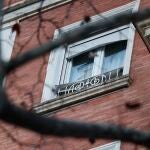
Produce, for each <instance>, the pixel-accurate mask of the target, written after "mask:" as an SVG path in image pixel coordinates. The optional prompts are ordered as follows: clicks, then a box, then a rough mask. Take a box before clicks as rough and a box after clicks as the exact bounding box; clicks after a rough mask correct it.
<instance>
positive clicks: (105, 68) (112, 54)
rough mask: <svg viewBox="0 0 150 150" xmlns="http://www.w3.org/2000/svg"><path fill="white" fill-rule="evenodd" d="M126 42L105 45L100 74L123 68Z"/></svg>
mask: <svg viewBox="0 0 150 150" xmlns="http://www.w3.org/2000/svg"><path fill="white" fill-rule="evenodd" d="M126 45H127V41H120V42H115V43H113V44H109V45H106V47H105V52H104V53H105V54H104V59H103V65H102V73H105V72H109V71H112V70H115V69H117V68H121V67H123V63H124V56H125V49H126Z"/></svg>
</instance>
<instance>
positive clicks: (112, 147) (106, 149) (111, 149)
mask: <svg viewBox="0 0 150 150" xmlns="http://www.w3.org/2000/svg"><path fill="white" fill-rule="evenodd" d="M120 146H121V142H120V141H116V142H112V143H108V144H105V145H102V146H99V147H95V148H92V149H89V150H120Z"/></svg>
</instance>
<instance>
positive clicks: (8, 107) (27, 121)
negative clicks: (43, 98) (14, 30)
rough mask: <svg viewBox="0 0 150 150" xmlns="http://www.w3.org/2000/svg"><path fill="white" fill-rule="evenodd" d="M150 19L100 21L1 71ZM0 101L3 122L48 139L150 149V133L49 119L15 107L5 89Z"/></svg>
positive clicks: (121, 17) (139, 15) (148, 11)
mask: <svg viewBox="0 0 150 150" xmlns="http://www.w3.org/2000/svg"><path fill="white" fill-rule="evenodd" d="M149 16H150V9H145V10H143V11H141V12H138V13H134V14H132V15H131V14H128V13H124V14H119V15H117V16H115V17H113V18H109V22H107V21H103V20H99V21H96V22H90V23H87V24H85V25H82V26H81V27H79V28H76V29H74V30H72V31H69V32H65V33H62V34H60V36H59V37H58V38H57V39H54V40H52V41H49V42H48V43H47V44H45V45H42V46H40V47H38V48H35V49H31V50H30V51H29V52H26V53H24V54H22V55H20V56H17V57H16V58H13V59H12V60H10V61H9V62H4V63H3V64H2V65H1V67H0V69H1V75H3V74H4V73H5V74H8V73H10V72H11V71H12V70H14V69H16V68H17V67H20V66H22V65H23V64H25V63H27V62H30V61H32V60H34V59H36V58H38V57H40V56H42V55H44V54H46V53H48V52H50V51H51V50H52V49H55V48H57V47H59V46H62V45H66V44H70V43H72V42H76V41H78V40H80V39H81V38H84V37H86V36H88V34H89V32H95V31H97V30H98V31H99V32H102V31H104V29H110V28H114V27H116V26H118V25H125V24H127V23H130V22H134V23H136V22H138V21H141V20H143V19H146V18H148V17H149ZM110 22H111V23H110ZM0 97H1V100H0V119H2V120H3V121H5V122H8V123H11V124H14V125H17V126H20V127H23V128H26V129H30V130H32V131H35V132H38V133H41V134H45V135H55V136H59V137H80V138H88V139H90V140H91V139H92V140H93V139H98V138H106V139H115V140H122V141H126V142H132V143H135V144H141V145H144V146H147V147H150V133H149V132H142V131H138V130H135V129H129V128H125V127H121V126H117V125H112V124H110V125H107V124H91V123H82V122H74V121H68V120H59V119H55V118H46V117H43V116H39V115H38V114H35V113H32V112H29V111H26V110H23V109H21V108H19V107H17V106H15V105H14V104H11V103H10V102H9V100H8V98H7V95H6V94H5V92H4V90H3V89H0Z"/></svg>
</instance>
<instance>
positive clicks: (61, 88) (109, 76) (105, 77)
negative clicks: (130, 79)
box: [55, 68, 123, 96]
mask: <svg viewBox="0 0 150 150" xmlns="http://www.w3.org/2000/svg"><path fill="white" fill-rule="evenodd" d="M122 75H123V68H118V69H115V70H112V71H109V72H106V73H104V74H101V75H98V76H93V77H90V78H88V79H84V80H81V81H78V82H73V83H68V84H61V85H56V86H55V92H56V94H57V96H65V95H68V94H71V93H78V92H81V91H84V90H87V89H89V88H92V87H95V86H101V85H104V84H106V83H108V82H110V81H111V80H114V79H117V78H119V77H120V76H122Z"/></svg>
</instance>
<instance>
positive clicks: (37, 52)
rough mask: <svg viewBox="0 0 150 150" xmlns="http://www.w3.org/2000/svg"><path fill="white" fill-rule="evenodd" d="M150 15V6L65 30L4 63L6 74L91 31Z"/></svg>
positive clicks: (134, 20) (101, 29)
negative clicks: (55, 37) (45, 42)
mask: <svg viewBox="0 0 150 150" xmlns="http://www.w3.org/2000/svg"><path fill="white" fill-rule="evenodd" d="M149 16H150V9H149V8H148V9H145V10H143V11H140V12H136V13H133V14H130V13H124V14H119V15H117V16H114V17H112V18H109V22H108V21H105V20H102V19H100V20H99V21H95V22H90V23H87V24H85V25H83V26H80V27H78V28H76V29H74V30H71V31H68V32H63V33H61V34H60V36H59V37H58V38H57V39H54V40H51V41H49V42H47V44H44V45H42V46H39V47H37V48H34V49H31V50H29V51H28V52H26V53H24V54H22V55H20V56H18V57H16V58H14V59H12V60H10V61H9V62H6V63H5V64H4V68H5V73H6V74H7V73H9V72H11V71H12V70H14V69H15V68H17V67H19V66H22V65H23V64H25V63H27V62H30V61H32V60H34V59H36V58H38V57H40V56H42V55H44V54H46V53H48V52H50V51H51V50H53V49H55V48H57V47H59V46H62V45H66V44H70V43H73V42H76V41H78V40H80V39H81V38H83V37H86V36H88V34H89V33H91V32H95V31H97V30H98V31H99V32H102V31H104V30H105V29H107V30H108V29H111V28H114V27H116V26H118V25H120V26H121V25H125V24H128V23H130V22H134V24H135V23H136V22H139V21H141V20H144V19H146V18H148V17H149Z"/></svg>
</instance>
